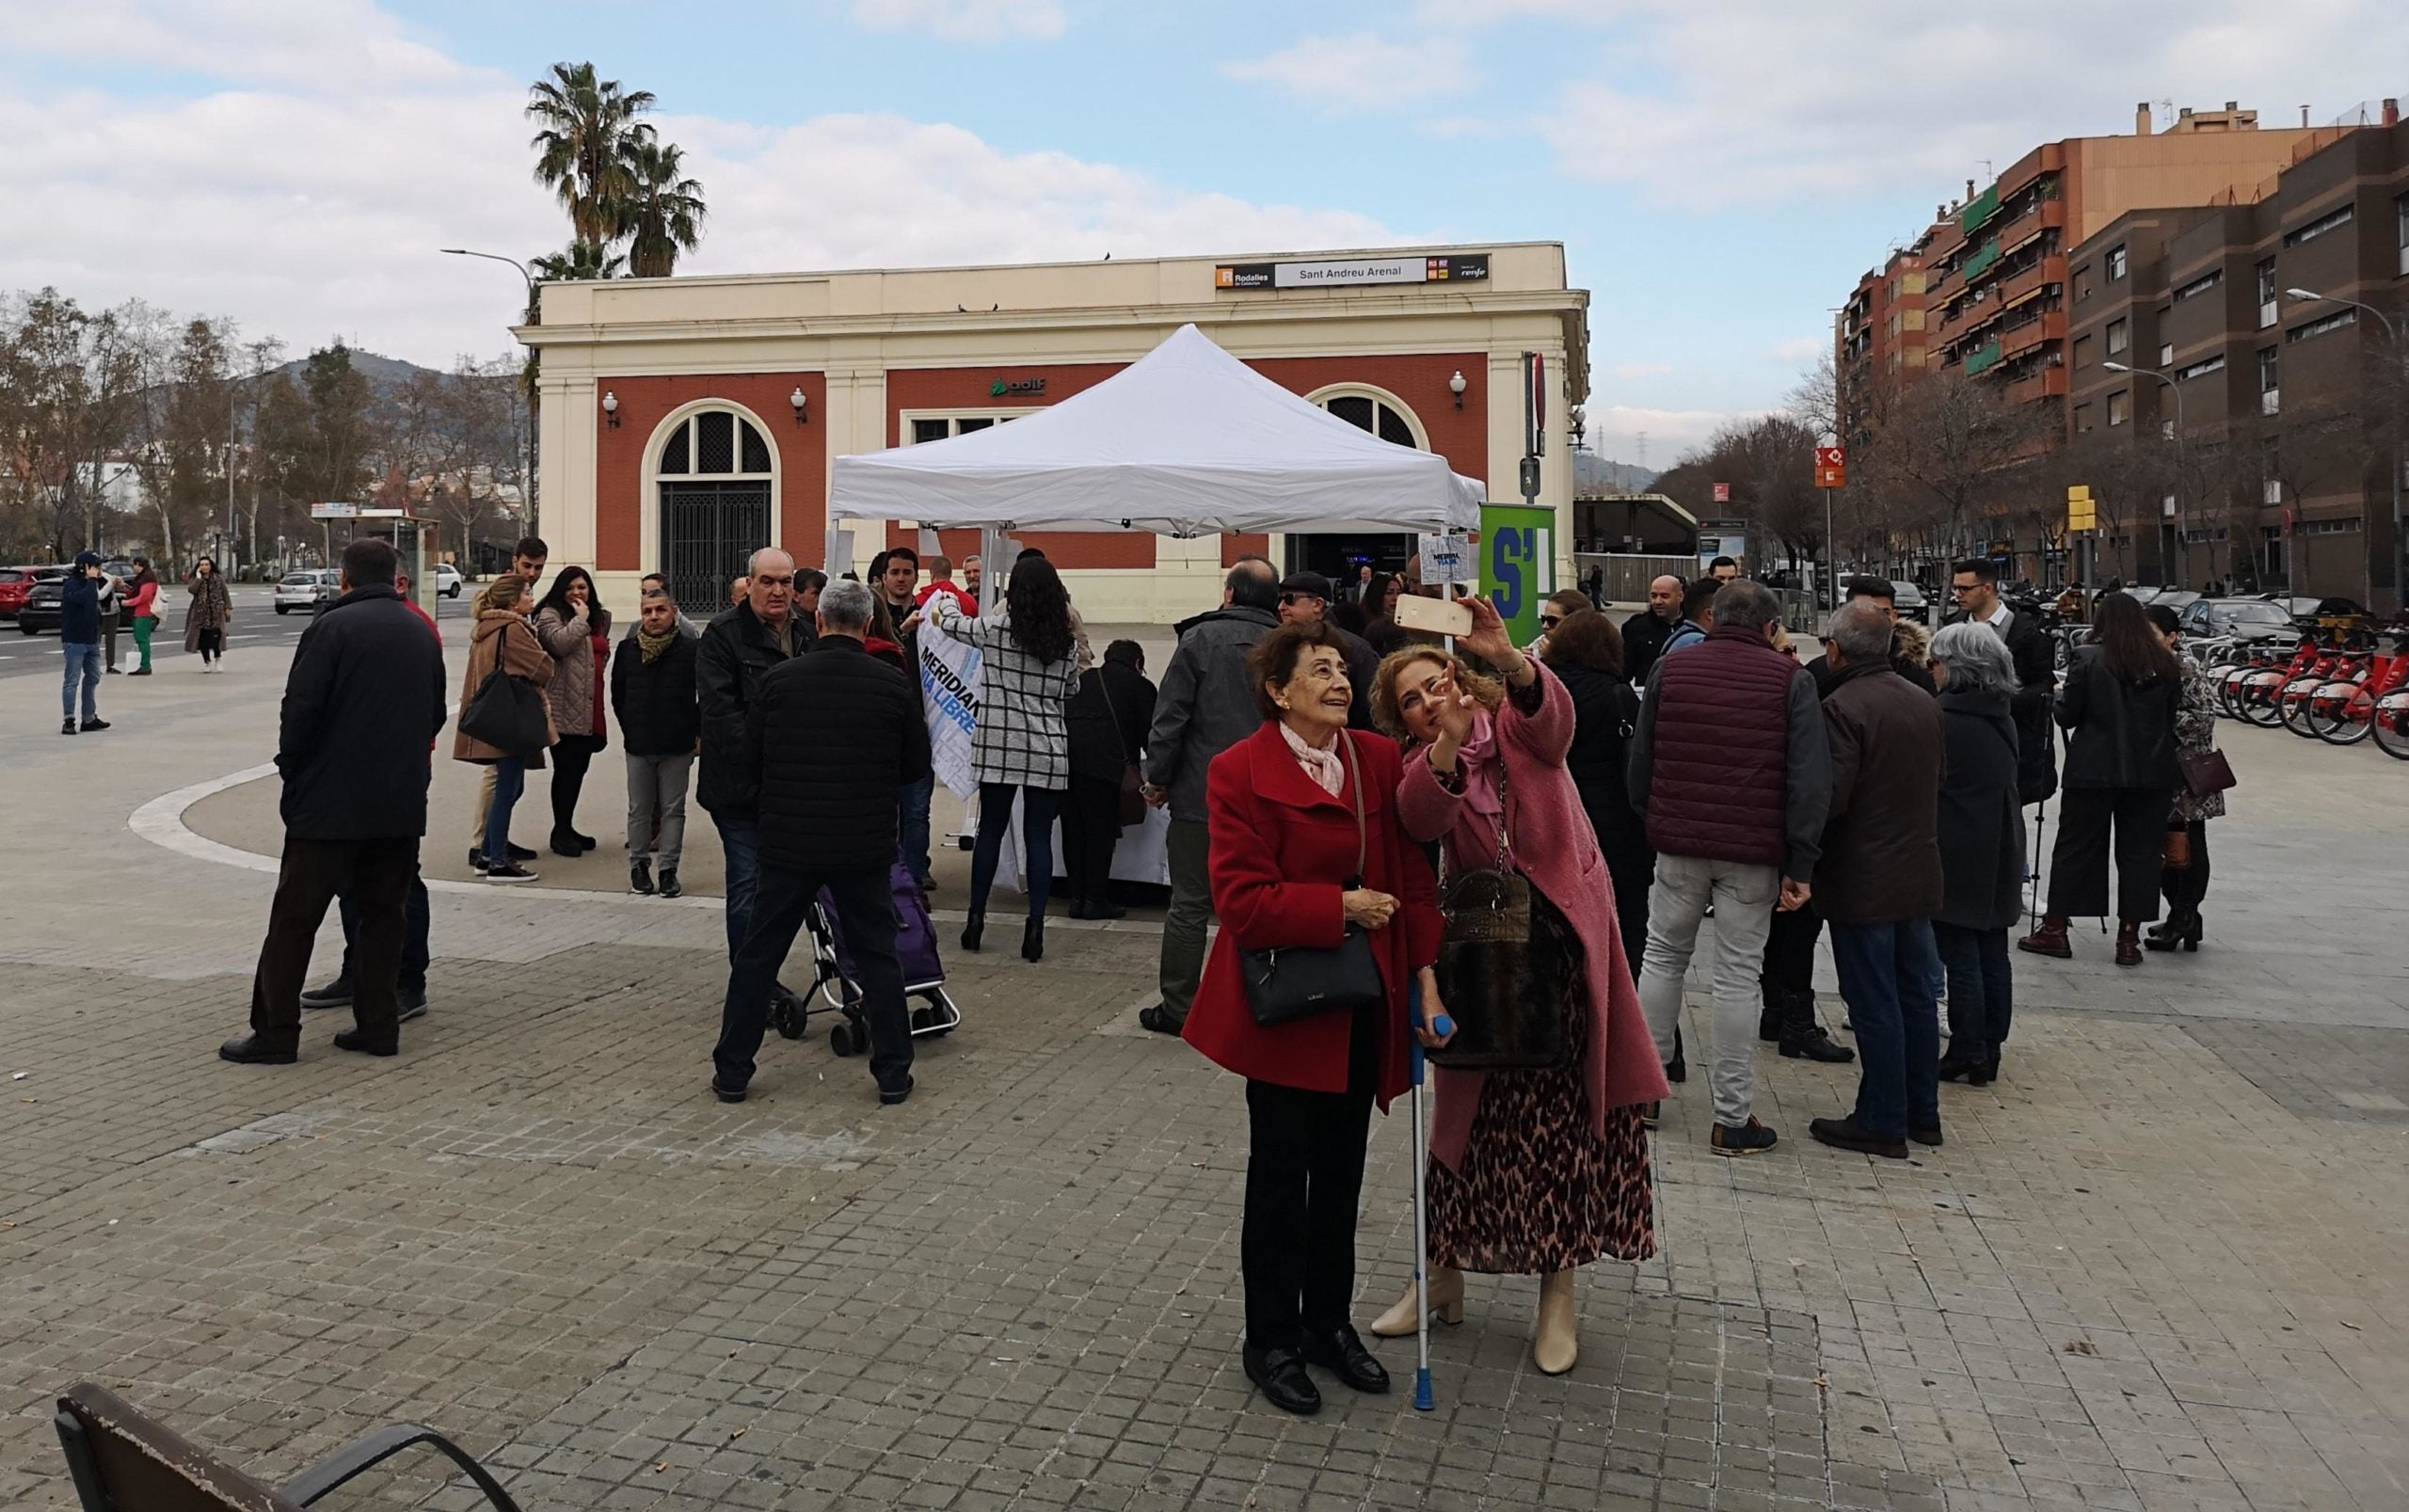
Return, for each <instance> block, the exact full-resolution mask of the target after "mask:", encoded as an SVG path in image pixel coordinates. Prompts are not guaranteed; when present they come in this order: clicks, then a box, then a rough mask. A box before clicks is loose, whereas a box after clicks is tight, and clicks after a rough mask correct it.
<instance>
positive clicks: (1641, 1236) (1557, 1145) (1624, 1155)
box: [1428, 890, 1656, 1276]
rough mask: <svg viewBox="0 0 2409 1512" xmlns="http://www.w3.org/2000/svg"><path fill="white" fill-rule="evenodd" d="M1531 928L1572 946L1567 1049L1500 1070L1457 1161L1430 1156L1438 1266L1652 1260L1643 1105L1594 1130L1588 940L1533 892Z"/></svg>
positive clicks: (1484, 1090)
mask: <svg viewBox="0 0 2409 1512" xmlns="http://www.w3.org/2000/svg"><path fill="white" fill-rule="evenodd" d="M1531 927H1532V928H1533V929H1534V930H1550V931H1555V932H1556V934H1557V935H1558V937H1559V939H1560V941H1561V943H1562V945H1563V947H1564V948H1563V950H1562V952H1561V954H1560V956H1559V959H1560V960H1562V962H1563V963H1564V967H1563V971H1562V973H1561V976H1560V979H1559V980H1558V981H1557V982H1556V983H1555V987H1554V992H1553V995H1554V996H1555V1000H1556V1003H1557V1005H1558V1008H1559V1010H1560V1011H1562V1012H1563V1013H1564V1015H1565V1020H1566V1022H1565V1042H1566V1045H1567V1048H1568V1049H1569V1051H1570V1054H1569V1055H1568V1056H1567V1057H1566V1063H1565V1064H1564V1065H1563V1066H1562V1067H1560V1068H1557V1069H1555V1070H1549V1071H1492V1072H1491V1073H1490V1074H1489V1075H1488V1077H1487V1078H1486V1079H1485V1080H1484V1081H1483V1083H1482V1084H1481V1091H1480V1106H1479V1107H1478V1108H1477V1109H1476V1110H1475V1112H1474V1114H1473V1121H1472V1134H1471V1136H1470V1138H1468V1139H1467V1140H1466V1142H1465V1145H1464V1155H1463V1161H1462V1164H1461V1169H1460V1170H1448V1169H1447V1168H1446V1167H1445V1166H1443V1165H1441V1164H1440V1163H1439V1162H1438V1161H1437V1160H1436V1159H1433V1160H1431V1161H1430V1163H1429V1172H1428V1196H1429V1202H1430V1218H1429V1222H1430V1260H1431V1263H1432V1264H1433V1265H1449V1266H1453V1267H1454V1268H1456V1269H1458V1270H1470V1271H1476V1272H1479V1273H1482V1274H1485V1275H1500V1276H1534V1275H1541V1274H1544V1273H1546V1272H1548V1271H1553V1270H1571V1269H1572V1268H1573V1267H1574V1266H1576V1265H1587V1264H1589V1263H1590V1262H1591V1261H1594V1260H1602V1259H1606V1258H1608V1257H1611V1258H1613V1259H1616V1260H1645V1259H1647V1258H1648V1257H1649V1256H1651V1255H1652V1254H1654V1253H1655V1252H1656V1231H1655V1222H1654V1219H1655V1202H1654V1194H1653V1192H1652V1191H1651V1187H1650V1181H1649V1171H1648V1133H1647V1130H1646V1128H1645V1127H1644V1126H1643V1125H1642V1124H1641V1123H1640V1122H1639V1114H1640V1110H1639V1107H1638V1106H1637V1105H1633V1106H1627V1107H1616V1108H1609V1109H1607V1111H1606V1118H1605V1130H1604V1133H1603V1135H1601V1134H1595V1133H1592V1132H1591V1131H1590V1128H1589V1095H1588V1090H1587V1088H1586V1087H1584V1086H1583V1085H1582V1081H1581V1070H1580V1068H1581V1065H1582V1058H1583V1057H1584V1056H1585V1055H1586V1054H1587V1042H1588V1038H1589V1011H1588V994H1587V987H1586V984H1585V979H1584V977H1583V971H1584V957H1583V953H1582V949H1581V942H1580V939H1579V937H1578V936H1577V935H1575V934H1574V933H1573V931H1572V926H1571V923H1570V922H1568V921H1567V920H1566V919H1565V917H1564V915H1562V914H1561V913H1559V912H1558V911H1557V910H1556V908H1555V905H1554V904H1552V903H1550V902H1549V901H1548V900H1547V899H1544V898H1541V897H1540V896H1539V894H1538V892H1537V891H1536V890H1534V891H1533V893H1532V895H1531Z"/></svg>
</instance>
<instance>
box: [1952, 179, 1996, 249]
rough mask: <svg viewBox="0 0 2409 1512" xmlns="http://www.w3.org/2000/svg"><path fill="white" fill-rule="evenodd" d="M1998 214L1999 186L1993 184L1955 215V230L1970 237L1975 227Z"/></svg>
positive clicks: (1967, 202)
mask: <svg viewBox="0 0 2409 1512" xmlns="http://www.w3.org/2000/svg"><path fill="white" fill-rule="evenodd" d="M1998 214H1999V185H1998V183H1992V185H1991V186H1990V187H1989V188H1987V189H1985V190H1984V191H1983V192H1982V193H1980V194H1978V195H1976V196H1974V198H1973V199H1969V200H1967V201H1966V208H1965V209H1963V210H1961V211H1959V212H1958V213H1957V230H1958V231H1959V232H1960V233H1962V234H1964V235H1968V236H1970V235H1972V234H1973V232H1974V228H1975V227H1977V226H1980V225H1981V224H1982V223H1983V222H1985V221H1986V220H1988V219H1990V218H1991V217H1992V216H1993V215H1998Z"/></svg>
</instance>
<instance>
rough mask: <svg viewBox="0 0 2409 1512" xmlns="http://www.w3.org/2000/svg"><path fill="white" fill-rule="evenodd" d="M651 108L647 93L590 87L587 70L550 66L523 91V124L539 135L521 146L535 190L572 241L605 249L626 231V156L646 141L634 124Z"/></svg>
mask: <svg viewBox="0 0 2409 1512" xmlns="http://www.w3.org/2000/svg"><path fill="white" fill-rule="evenodd" d="M652 103H653V97H652V91H650V90H649V89H622V88H619V81H618V80H616V79H597V78H596V77H595V76H594V65H593V64H591V63H555V64H553V65H552V72H551V76H550V78H544V79H538V80H536V81H535V84H534V87H533V88H530V89H529V90H528V93H527V114H528V117H529V118H530V119H533V120H534V121H535V122H536V123H537V124H539V125H540V126H542V127H543V130H541V131H539V132H537V133H536V134H535V135H534V137H533V138H532V139H531V140H530V141H529V142H528V145H529V146H530V147H533V148H534V150H535V182H536V183H540V184H543V185H545V186H546V187H548V188H550V189H551V191H552V192H553V193H554V194H556V195H558V196H559V197H560V201H561V203H562V204H563V205H565V206H566V207H567V209H568V220H569V230H570V232H571V234H572V236H573V237H574V238H575V240H576V241H578V242H590V243H593V244H594V245H596V246H598V247H599V246H604V245H607V244H609V243H611V242H613V241H615V240H617V239H618V237H619V235H620V234H621V232H623V231H625V230H626V229H627V228H626V210H627V201H628V197H629V194H630V191H631V190H632V189H633V188H634V186H635V181H634V177H633V175H632V174H631V173H630V170H629V161H630V149H631V148H632V147H634V146H635V145H637V144H639V143H645V142H649V141H651V140H652V136H653V131H652V127H651V126H650V125H649V124H647V123H646V122H644V121H641V120H638V119H636V118H637V117H638V116H640V115H642V114H644V113H645V112H646V110H649V109H651V108H652Z"/></svg>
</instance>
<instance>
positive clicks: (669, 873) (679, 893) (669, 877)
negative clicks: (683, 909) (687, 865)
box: [661, 867, 686, 898]
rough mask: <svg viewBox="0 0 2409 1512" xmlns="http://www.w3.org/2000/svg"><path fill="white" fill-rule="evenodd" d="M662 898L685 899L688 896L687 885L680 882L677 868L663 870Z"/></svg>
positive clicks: (664, 868) (663, 868)
mask: <svg viewBox="0 0 2409 1512" xmlns="http://www.w3.org/2000/svg"><path fill="white" fill-rule="evenodd" d="M661 896H662V897H663V898H683V897H685V896H686V884H685V883H682V882H679V881H678V868H677V867H662V868H661Z"/></svg>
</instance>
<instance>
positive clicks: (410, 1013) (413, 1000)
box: [393, 987, 426, 1024]
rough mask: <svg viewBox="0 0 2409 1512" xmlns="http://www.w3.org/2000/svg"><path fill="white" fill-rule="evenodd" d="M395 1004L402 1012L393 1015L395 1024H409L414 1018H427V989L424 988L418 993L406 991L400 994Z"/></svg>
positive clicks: (395, 999)
mask: <svg viewBox="0 0 2409 1512" xmlns="http://www.w3.org/2000/svg"><path fill="white" fill-rule="evenodd" d="M393 1002H394V1006H395V1007H396V1008H398V1009H400V1010H401V1011H400V1012H398V1013H395V1014H394V1015H393V1022H394V1023H396V1024H407V1023H408V1022H409V1021H410V1020H412V1019H414V1018H424V1017H426V989H425V988H423V987H421V988H420V989H418V990H417V991H416V992H409V991H407V990H406V991H404V992H402V993H401V994H399V995H397V996H396V997H395V998H394V1000H393Z"/></svg>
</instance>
